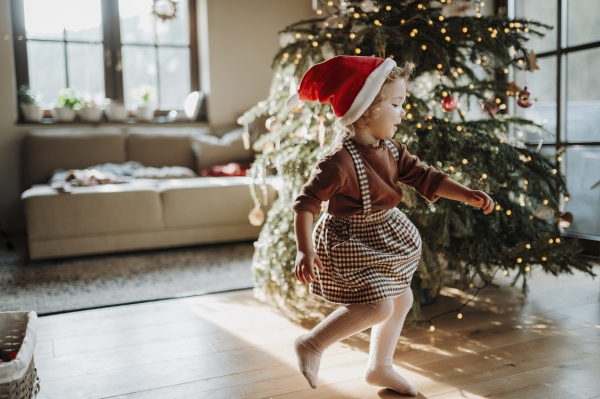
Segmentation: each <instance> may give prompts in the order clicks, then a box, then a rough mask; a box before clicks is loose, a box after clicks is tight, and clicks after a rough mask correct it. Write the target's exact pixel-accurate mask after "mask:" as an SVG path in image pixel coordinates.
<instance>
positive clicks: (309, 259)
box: [294, 251, 323, 284]
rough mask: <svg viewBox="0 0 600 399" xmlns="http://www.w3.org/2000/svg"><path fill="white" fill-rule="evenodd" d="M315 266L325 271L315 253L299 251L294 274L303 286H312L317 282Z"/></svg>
mask: <svg viewBox="0 0 600 399" xmlns="http://www.w3.org/2000/svg"><path fill="white" fill-rule="evenodd" d="M315 264H316V265H317V267H318V268H319V270H321V271H323V264H322V263H321V259H319V257H318V256H317V254H316V252H315V251H307V252H302V251H298V254H297V255H296V264H295V267H294V272H295V273H296V278H297V279H298V280H300V282H301V283H302V284H310V283H312V282H313V281H314V280H315V278H316V277H315V267H314V265H315Z"/></svg>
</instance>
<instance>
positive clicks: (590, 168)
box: [566, 146, 600, 236]
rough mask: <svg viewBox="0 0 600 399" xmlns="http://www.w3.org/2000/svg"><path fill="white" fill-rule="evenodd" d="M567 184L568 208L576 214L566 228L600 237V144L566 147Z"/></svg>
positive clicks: (570, 230)
mask: <svg viewBox="0 0 600 399" xmlns="http://www.w3.org/2000/svg"><path fill="white" fill-rule="evenodd" d="M566 158H567V159H566V162H567V165H566V167H567V174H566V175H567V187H568V188H569V192H570V194H571V197H570V198H569V201H568V202H567V203H566V210H568V211H569V212H571V213H572V214H573V223H572V224H571V227H569V229H568V230H567V231H569V232H574V233H582V234H592V235H597V236H600V212H599V211H598V207H599V206H600V186H597V187H596V188H594V189H592V186H594V185H595V184H596V183H598V182H599V181H600V146H572V147H567V153H566Z"/></svg>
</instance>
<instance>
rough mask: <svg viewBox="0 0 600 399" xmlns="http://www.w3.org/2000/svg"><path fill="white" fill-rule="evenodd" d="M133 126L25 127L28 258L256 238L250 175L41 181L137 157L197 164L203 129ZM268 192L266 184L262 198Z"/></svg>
mask: <svg viewBox="0 0 600 399" xmlns="http://www.w3.org/2000/svg"><path fill="white" fill-rule="evenodd" d="M140 129H141V128H137V129H135V130H132V129H129V130H125V129H119V128H110V127H98V128H92V129H86V130H83V129H77V128H74V129H68V130H38V131H33V132H30V133H29V134H27V136H26V137H25V140H24V144H23V160H24V162H23V186H24V187H25V188H27V189H26V190H25V191H24V192H23V193H22V196H21V200H22V203H23V208H24V212H25V218H26V223H27V239H28V244H29V256H30V258H31V259H43V258H59V257H68V256H76V255H84V254H99V253H107V252H118V251H130V250H141V249H150V248H165V247H175V246H185V245H196V244H207V243H218V242H231V241H241V240H252V239H256V238H257V237H258V234H259V232H260V227H256V226H252V225H251V224H250V223H249V221H248V212H249V211H250V210H251V209H252V208H253V206H254V203H253V200H252V197H251V194H250V189H249V188H250V184H251V182H252V180H251V178H250V177H198V178H188V179H168V180H153V179H141V180H137V179H136V180H134V181H132V182H129V183H125V184H109V185H100V186H93V187H75V188H73V191H72V192H71V193H61V192H58V191H57V190H55V189H53V188H51V187H50V186H49V185H48V184H47V182H48V180H49V179H50V177H51V175H52V172H53V171H54V170H56V169H83V168H86V167H89V166H93V165H97V164H102V163H116V164H120V163H125V162H127V161H138V162H140V163H142V164H143V165H144V166H152V167H162V166H184V167H188V168H190V169H192V170H195V171H196V170H197V164H198V159H196V158H197V157H196V155H195V154H197V153H198V152H197V151H196V152H195V151H194V150H193V146H192V142H194V137H197V136H198V135H203V134H207V133H208V130H209V129H208V128H200V129H198V128H197V129H189V128H188V129H177V130H174V129H166V130H165V129H161V128H158V129H153V130H150V129H141V130H140ZM196 145H197V143H196ZM200 145H201V144H200ZM234 160H235V159H232V161H234ZM271 183H272V181H271ZM275 196H276V191H275V189H274V188H273V185H272V184H269V185H268V197H269V201H268V203H269V204H270V203H272V201H273V200H274V199H275ZM264 210H265V212H266V209H264Z"/></svg>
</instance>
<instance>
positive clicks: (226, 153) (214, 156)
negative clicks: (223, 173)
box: [192, 127, 254, 173]
mask: <svg viewBox="0 0 600 399" xmlns="http://www.w3.org/2000/svg"><path fill="white" fill-rule="evenodd" d="M243 133H244V128H243V127H240V128H238V129H235V130H233V131H231V132H229V133H226V134H224V135H223V137H221V138H219V137H215V136H211V135H208V134H203V135H196V136H194V137H192V149H193V150H194V154H195V155H196V171H197V172H198V173H201V172H202V171H203V170H205V169H208V168H210V167H211V166H213V165H219V164H226V163H229V162H252V160H253V159H254V151H252V149H251V148H250V149H248V150H247V149H245V148H244V141H243V137H242V135H243Z"/></svg>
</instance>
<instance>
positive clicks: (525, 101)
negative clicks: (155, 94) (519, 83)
mask: <svg viewBox="0 0 600 399" xmlns="http://www.w3.org/2000/svg"><path fill="white" fill-rule="evenodd" d="M517 104H518V105H519V107H521V108H529V107H531V106H532V105H533V98H532V97H531V92H530V91H529V90H528V89H527V87H525V88H524V89H523V90H522V91H521V92H520V93H519V95H518V96H517Z"/></svg>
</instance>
